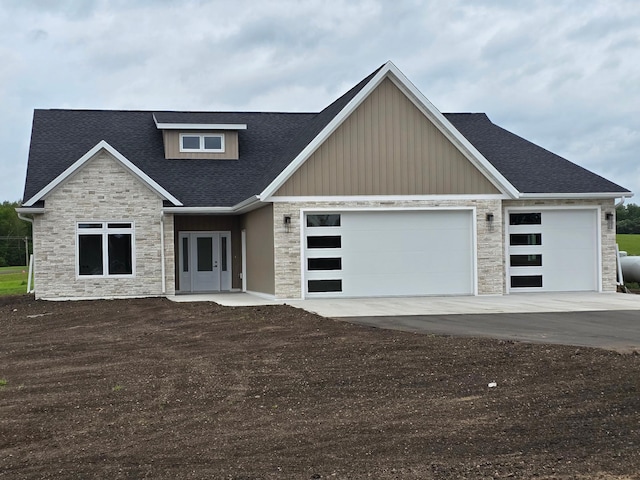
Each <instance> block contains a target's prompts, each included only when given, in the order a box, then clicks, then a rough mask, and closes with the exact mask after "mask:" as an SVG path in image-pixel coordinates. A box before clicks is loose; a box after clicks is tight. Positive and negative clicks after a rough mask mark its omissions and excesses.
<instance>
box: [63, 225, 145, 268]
mask: <svg viewBox="0 0 640 480" xmlns="http://www.w3.org/2000/svg"><path fill="white" fill-rule="evenodd" d="M76 236H77V241H76V245H77V261H76V265H77V272H78V275H79V276H93V277H110V276H115V277H122V276H133V275H134V258H135V256H134V253H133V247H134V232H133V224H132V223H129V222H124V223H123V222H120V223H109V222H86V223H78V225H77V229H76Z"/></svg>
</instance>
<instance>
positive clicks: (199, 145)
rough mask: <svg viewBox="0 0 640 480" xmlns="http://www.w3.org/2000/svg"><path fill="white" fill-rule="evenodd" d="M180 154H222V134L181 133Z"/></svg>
mask: <svg viewBox="0 0 640 480" xmlns="http://www.w3.org/2000/svg"><path fill="white" fill-rule="evenodd" d="M180 151H181V152H210V153H216V152H218V153H220V152H224V134H223V133H181V134H180Z"/></svg>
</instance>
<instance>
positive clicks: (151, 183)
mask: <svg viewBox="0 0 640 480" xmlns="http://www.w3.org/2000/svg"><path fill="white" fill-rule="evenodd" d="M100 150H105V151H107V152H108V153H109V154H111V156H113V157H114V158H115V159H116V160H117V161H119V162H120V163H121V164H122V166H123V167H125V168H126V169H127V170H128V171H129V172H131V173H132V174H133V175H135V176H136V177H138V179H139V180H140V181H141V182H142V183H144V184H145V185H147V186H148V187H149V188H150V189H151V190H153V191H154V192H156V193H157V194H158V195H159V196H160V197H161V198H163V199H164V200H168V201H170V202H171V203H173V204H174V205H178V206H179V205H182V202H180V200H178V199H177V198H176V197H174V196H173V195H171V194H170V193H169V192H168V191H167V190H165V189H164V188H162V187H161V186H160V185H159V184H158V183H157V182H156V181H155V180H153V179H152V178H151V177H149V176H148V175H147V174H146V173H144V172H143V171H142V170H140V169H139V168H138V167H136V166H135V165H134V164H133V163H131V161H129V160H128V159H127V158H126V157H125V156H124V155H122V154H121V153H120V152H118V151H117V150H116V149H115V148H113V147H112V146H111V145H109V144H108V143H107V142H105V141H104V140H101V141H100V142H99V143H98V144H97V145H96V146H95V147H93V148H92V149H91V150H89V151H88V152H87V153H85V154H84V155H83V156H82V157H80V158H79V159H78V160H76V161H75V162H74V163H73V165H71V166H70V167H69V168H67V169H66V170H65V171H64V172H62V173H61V174H60V175H58V176H57V177H56V178H55V179H53V180H52V181H51V182H50V183H49V184H48V185H47V186H45V187H44V188H43V189H42V190H40V191H39V192H38V193H36V194H35V195H34V196H33V197H31V198H30V199H29V200H27V201H26V202H24V203H23V206H25V207H30V206H32V205H33V204H34V203H36V202H37V201H39V200H42V199H43V198H44V197H45V196H46V195H47V194H48V193H49V192H51V191H52V190H53V189H54V188H56V187H57V186H58V185H60V184H61V183H63V182H64V181H65V180H67V179H68V178H69V177H70V176H72V175H73V174H74V173H76V172H77V171H78V170H80V168H82V167H83V166H84V164H85V163H87V162H88V161H89V160H91V159H92V158H93V157H94V156H95V155H96V154H97V153H98V152H99V151H100Z"/></svg>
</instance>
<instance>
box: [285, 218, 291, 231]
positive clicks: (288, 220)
mask: <svg viewBox="0 0 640 480" xmlns="http://www.w3.org/2000/svg"><path fill="white" fill-rule="evenodd" d="M284 231H285V232H287V233H289V232H290V231H291V215H285V216H284Z"/></svg>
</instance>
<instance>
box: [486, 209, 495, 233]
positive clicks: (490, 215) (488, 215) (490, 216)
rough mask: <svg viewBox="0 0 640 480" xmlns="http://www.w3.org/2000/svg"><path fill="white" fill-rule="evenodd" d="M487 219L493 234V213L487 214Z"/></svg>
mask: <svg viewBox="0 0 640 480" xmlns="http://www.w3.org/2000/svg"><path fill="white" fill-rule="evenodd" d="M485 218H486V219H487V225H488V226H489V231H490V232H493V213H487V216H486V217H485Z"/></svg>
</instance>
